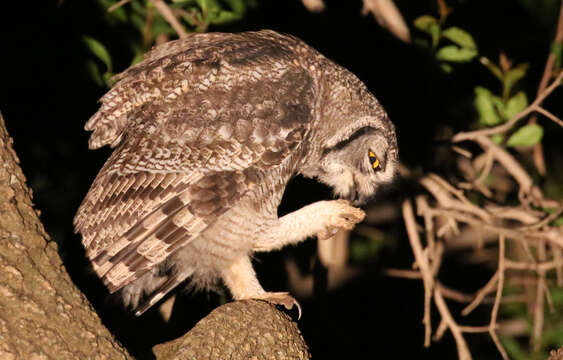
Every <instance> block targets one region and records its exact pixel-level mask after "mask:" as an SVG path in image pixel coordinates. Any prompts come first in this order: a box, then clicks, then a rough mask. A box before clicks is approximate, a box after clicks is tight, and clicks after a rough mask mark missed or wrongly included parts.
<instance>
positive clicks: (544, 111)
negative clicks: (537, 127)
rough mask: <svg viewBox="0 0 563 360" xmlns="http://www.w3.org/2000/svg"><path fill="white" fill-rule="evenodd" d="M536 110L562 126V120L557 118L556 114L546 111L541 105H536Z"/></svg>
mask: <svg viewBox="0 0 563 360" xmlns="http://www.w3.org/2000/svg"><path fill="white" fill-rule="evenodd" d="M536 111H537V112H539V113H540V114H542V115H543V116H545V117H546V118H548V119H549V120H551V121H553V122H554V123H556V124H557V125H559V126H563V121H561V119H559V118H558V117H557V116H555V115H553V114H552V113H550V112H549V111H547V110H546V109H544V108H543V107H541V106H538V107H537V109H536Z"/></svg>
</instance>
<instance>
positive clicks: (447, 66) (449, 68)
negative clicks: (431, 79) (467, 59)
mask: <svg viewBox="0 0 563 360" xmlns="http://www.w3.org/2000/svg"><path fill="white" fill-rule="evenodd" d="M440 69H442V71H443V72H445V73H446V74H450V73H451V72H452V71H453V67H452V66H451V65H450V64H448V63H445V62H444V63H440Z"/></svg>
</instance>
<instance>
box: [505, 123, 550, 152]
mask: <svg viewBox="0 0 563 360" xmlns="http://www.w3.org/2000/svg"><path fill="white" fill-rule="evenodd" d="M542 137H543V128H542V127H541V126H540V125H538V124H528V125H525V126H522V127H521V128H520V129H518V130H516V132H515V133H514V134H512V136H510V137H509V138H508V141H507V142H506V145H508V146H513V147H514V146H532V145H535V144H537V143H538V142H540V141H541V139H542Z"/></svg>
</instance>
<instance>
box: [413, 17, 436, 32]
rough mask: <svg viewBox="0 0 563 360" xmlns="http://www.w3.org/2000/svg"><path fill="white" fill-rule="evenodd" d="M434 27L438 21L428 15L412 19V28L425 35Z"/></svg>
mask: <svg viewBox="0 0 563 360" xmlns="http://www.w3.org/2000/svg"><path fill="white" fill-rule="evenodd" d="M434 25H438V19H436V18H435V17H433V16H430V15H422V16H419V17H417V18H416V19H414V27H416V28H417V29H419V30H422V31H424V32H427V33H428V31H429V30H430V28H431V27H432V26H434ZM438 27H439V25H438Z"/></svg>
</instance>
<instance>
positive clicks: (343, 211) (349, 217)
mask: <svg viewBox="0 0 563 360" xmlns="http://www.w3.org/2000/svg"><path fill="white" fill-rule="evenodd" d="M332 203H333V205H334V206H335V207H336V208H335V209H334V210H333V213H332V214H331V215H330V216H329V217H328V219H327V225H326V228H325V229H324V230H323V231H321V232H319V233H318V234H317V238H318V239H319V240H326V239H329V238H331V237H333V236H334V235H335V234H336V233H337V232H338V230H340V229H345V230H351V229H352V228H353V227H354V225H356V224H357V223H359V222H361V221H362V220H364V218H365V217H366V213H365V212H364V211H363V210H362V209H359V208H356V207H353V206H352V205H350V202H349V201H348V200H342V199H341V200H334V201H332Z"/></svg>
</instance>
